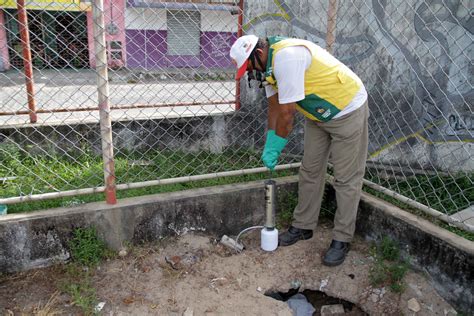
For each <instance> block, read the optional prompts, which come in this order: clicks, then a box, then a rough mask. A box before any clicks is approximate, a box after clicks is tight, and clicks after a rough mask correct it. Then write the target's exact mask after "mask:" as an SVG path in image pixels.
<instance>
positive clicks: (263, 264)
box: [0, 224, 456, 316]
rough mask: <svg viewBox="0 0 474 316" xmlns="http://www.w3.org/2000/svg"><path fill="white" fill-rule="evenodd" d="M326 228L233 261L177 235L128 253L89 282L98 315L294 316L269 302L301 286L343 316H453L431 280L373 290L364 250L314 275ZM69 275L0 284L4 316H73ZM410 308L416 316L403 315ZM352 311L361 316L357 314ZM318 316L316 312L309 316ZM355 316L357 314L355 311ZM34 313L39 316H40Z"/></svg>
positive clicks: (31, 274)
mask: <svg viewBox="0 0 474 316" xmlns="http://www.w3.org/2000/svg"><path fill="white" fill-rule="evenodd" d="M327 226H329V225H326V226H325V225H324V224H322V225H320V228H319V229H318V231H317V233H316V234H315V235H314V236H313V238H312V239H310V240H306V241H301V242H298V243H296V244H295V245H292V246H290V247H280V248H278V249H277V250H276V251H274V252H271V253H267V252H264V251H262V250H261V249H260V248H259V243H260V238H259V231H255V232H252V233H249V234H248V235H247V236H246V237H245V238H244V239H243V241H244V244H245V246H246V249H245V250H244V251H243V252H242V253H240V254H232V253H231V252H230V251H228V250H227V249H225V248H224V247H223V246H222V245H220V244H218V243H217V242H216V239H215V237H209V236H204V235H201V234H191V233H188V234H185V235H183V236H180V237H177V238H170V239H167V240H163V241H160V242H158V243H156V244H153V245H146V247H145V246H143V247H133V248H130V249H128V253H127V254H126V255H125V256H124V257H117V258H116V259H112V260H107V261H106V262H103V263H102V264H100V266H99V267H97V268H95V269H94V270H93V271H90V272H91V275H92V276H91V280H92V285H93V288H95V290H96V294H95V295H96V297H97V298H98V300H99V302H104V303H105V305H104V306H103V308H102V310H101V312H100V314H102V315H186V316H189V315H279V316H284V315H293V314H292V310H291V309H290V308H289V306H288V304H287V302H284V301H279V300H276V299H274V298H272V297H269V296H268V295H265V294H269V293H276V292H282V293H287V292H288V291H289V290H291V289H292V288H297V287H298V286H299V290H300V292H301V291H303V290H315V291H322V292H324V293H325V294H326V295H328V296H331V297H335V298H340V299H343V300H346V301H349V302H352V303H354V304H355V305H356V306H354V309H353V310H352V311H349V310H347V308H346V314H345V315H361V314H362V315H363V314H364V313H368V314H370V315H455V314H456V312H455V311H454V309H453V308H452V307H451V306H450V305H449V304H448V303H447V302H445V301H444V300H443V299H442V298H441V297H440V296H439V295H438V294H437V293H436V292H435V290H434V288H433V286H432V285H431V284H430V280H429V279H427V278H425V277H424V276H423V275H420V274H417V273H415V272H413V271H410V272H409V273H408V274H407V275H406V276H405V283H406V289H405V290H404V292H403V293H402V294H395V293H393V292H391V291H390V290H389V289H388V287H383V288H373V287H372V286H371V285H370V281H369V278H368V273H369V269H370V267H371V266H372V264H373V258H372V257H371V256H370V254H369V248H370V245H369V244H368V243H367V242H365V241H363V240H360V239H356V240H355V241H354V242H353V243H352V248H351V251H350V252H349V254H348V257H347V258H346V261H345V263H344V264H342V265H341V266H338V267H332V268H330V267H325V266H323V265H321V256H322V255H323V253H324V251H325V249H326V247H327V246H328V244H329V243H330V238H331V231H330V228H329V227H327ZM67 267H68V265H57V266H54V267H49V268H44V269H37V270H34V271H28V272H25V273H18V274H14V275H6V276H3V277H1V279H0V314H2V315H32V314H36V315H52V314H54V313H55V312H56V313H57V314H60V315H80V314H82V312H81V309H80V308H79V307H78V306H74V304H71V302H72V299H71V296H70V295H68V294H65V293H64V292H61V291H60V288H61V286H60V284H61V281H62V280H63V281H64V278H66V274H67V271H68V270H67V269H68V268H67ZM413 298H414V299H416V301H417V302H418V303H419V307H420V310H419V311H418V312H416V313H415V312H414V311H412V310H410V309H409V308H408V301H409V300H410V299H413ZM359 308H360V309H359ZM315 309H316V312H315V313H314V315H320V309H321V306H315ZM361 310H362V311H363V312H362V311H361ZM41 312H42V313H43V314H41Z"/></svg>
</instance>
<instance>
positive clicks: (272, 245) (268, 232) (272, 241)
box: [260, 228, 278, 251]
mask: <svg viewBox="0 0 474 316" xmlns="http://www.w3.org/2000/svg"><path fill="white" fill-rule="evenodd" d="M260 238H261V239H260V246H261V247H262V249H263V250H265V251H273V250H275V249H277V247H278V229H276V228H273V229H268V228H263V229H262V232H261V233H260Z"/></svg>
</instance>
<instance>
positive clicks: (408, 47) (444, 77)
mask: <svg viewBox="0 0 474 316" xmlns="http://www.w3.org/2000/svg"><path fill="white" fill-rule="evenodd" d="M273 2H274V3H275V5H276V6H277V8H278V11H279V13H271V14H270V13H266V14H262V15H260V16H257V17H255V18H253V19H252V20H250V21H249V22H248V23H247V24H246V25H244V30H245V31H247V30H250V29H252V28H255V27H256V26H257V25H260V24H262V23H267V22H285V23H287V24H289V25H291V27H292V28H293V29H294V28H297V29H299V30H301V31H303V32H304V33H307V34H308V35H309V36H308V39H312V38H315V37H316V38H319V39H324V38H325V35H326V33H325V30H324V31H322V30H318V29H317V28H315V27H313V26H311V25H309V24H307V23H304V22H302V19H300V18H299V17H298V16H296V15H295V14H294V12H295V10H292V8H291V7H290V5H289V4H288V3H290V2H291V1H285V0H274V1H273ZM464 2H465V1H462V0H451V1H443V0H425V1H423V2H421V3H416V5H415V7H414V8H413V10H415V12H414V14H412V16H414V18H413V19H412V20H411V21H408V23H411V25H410V28H411V30H414V34H416V36H418V37H419V38H418V39H416V40H417V43H419V44H418V45H420V49H417V47H413V42H414V41H407V39H406V35H405V34H404V33H403V32H400V27H399V25H397V23H396V22H394V21H393V20H392V19H393V14H392V13H391V12H392V11H393V10H394V9H396V8H394V6H396V4H395V3H394V2H393V1H392V2H390V1H387V0H371V1H370V0H367V1H366V2H365V5H367V6H371V7H370V8H369V10H370V11H371V12H370V14H369V15H370V16H367V17H365V21H366V24H367V25H361V26H360V29H361V30H362V31H361V33H362V34H361V35H358V36H351V37H347V36H340V35H337V36H336V43H337V44H338V45H344V44H349V45H351V44H354V45H357V46H358V47H361V46H362V47H363V49H362V50H360V49H359V50H358V52H359V53H358V54H356V55H352V56H346V54H345V56H341V57H340V59H341V60H342V61H343V62H345V63H348V64H352V65H354V64H356V63H358V62H361V61H363V60H364V59H367V58H372V59H371V61H372V60H375V61H378V62H379V65H380V71H381V72H385V74H383V75H381V76H380V77H382V78H387V76H390V74H387V73H388V72H390V71H392V70H393V69H390V68H389V66H387V63H386V62H385V60H383V57H380V56H377V54H380V53H379V51H377V52H376V50H377V48H379V47H381V48H385V49H386V51H389V53H390V54H391V56H390V58H391V59H392V60H393V62H397V63H402V64H404V65H405V66H404V67H406V68H407V70H408V71H409V72H410V73H411V74H412V75H410V76H409V77H408V78H409V80H411V81H412V82H409V86H410V90H411V91H409V93H408V94H410V95H409V96H407V95H402V94H403V93H405V94H406V91H404V89H403V88H401V87H400V86H398V87H397V86H396V84H395V83H393V82H392V83H385V82H381V83H380V84H381V85H382V86H378V87H377V86H376V87H375V88H374V89H377V90H378V91H376V93H371V91H369V94H371V101H374V102H377V101H379V102H377V103H380V104H382V107H379V108H378V109H377V111H378V112H380V113H373V114H375V115H372V120H374V119H382V120H383V123H384V124H381V125H383V126H384V128H383V129H382V128H380V130H378V131H377V130H375V129H373V133H375V135H372V136H373V137H374V139H376V141H374V142H372V141H371V146H370V147H371V148H370V152H371V153H372V154H374V155H375V154H377V153H379V152H380V151H381V150H382V149H385V148H387V147H388V146H391V145H394V144H399V143H401V142H404V141H406V140H408V139H409V138H411V137H416V138H418V139H421V140H423V141H425V142H429V143H438V142H446V141H463V142H471V141H473V140H474V137H473V135H474V133H473V122H474V115H473V109H472V106H473V104H474V92H473V89H472V77H473V76H472V73H473V67H472V48H473V47H472V46H473V45H472V40H470V39H471V38H472V34H473V33H474V19H473V15H474V14H473V10H472V9H471V10H470V11H469V10H468V9H467V8H466V4H465V3H464ZM390 5H391V6H392V7H389V6H390ZM356 9H357V8H356ZM410 10H411V9H410ZM370 17H373V18H370ZM321 18H323V17H321ZM344 18H349V16H342V17H339V18H338V19H344ZM338 21H340V20H338ZM369 23H370V25H369ZM367 29H368V30H370V33H374V34H376V33H378V34H380V35H381V36H379V37H378V38H377V39H376V36H374V35H371V34H368V32H367ZM454 31H455V34H456V37H455V38H453V35H452V34H451V33H453V32H454ZM460 42H463V43H471V44H470V45H469V44H468V47H467V49H466V47H461V48H459V43H460ZM453 43H454V44H455V45H458V46H457V47H454V48H453V47H452V46H453ZM427 47H429V48H427ZM430 49H432V50H434V51H436V52H437V53H436V55H435V56H428V57H429V58H431V60H429V58H424V57H425V56H424V55H422V54H421V53H420V51H423V52H424V53H426V52H427V51H428V52H430ZM427 60H429V61H430V65H427V63H428V61H427ZM466 61H467V62H466ZM453 63H454V64H455V65H454V66H455V67H453ZM466 67H470V68H468V69H467V70H466ZM451 72H452V73H453V74H451ZM460 73H461V74H460ZM452 76H458V77H459V78H461V79H459V78H457V79H456V80H457V82H459V81H462V82H463V83H464V87H463V88H462V89H458V88H457V87H456V88H454V89H453V88H452V87H451V88H450V80H451V85H453V83H452V81H453V79H452V78H451V77H452ZM405 80H407V79H405ZM377 84H379V82H377ZM397 88H398V89H399V90H400V91H399V92H398V93H399V94H400V95H393V93H392V91H393V90H397ZM387 91H389V92H388V93H387ZM384 93H385V94H384ZM377 98H382V99H383V100H377ZM400 100H401V101H400ZM394 107H396V108H397V111H394V109H393V108H394ZM379 126H380V125H379ZM387 128H388V130H389V131H390V133H389V135H386V134H387V132H386V131H387ZM377 134H378V135H377ZM382 134H385V135H382Z"/></svg>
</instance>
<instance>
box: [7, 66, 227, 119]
mask: <svg viewBox="0 0 474 316" xmlns="http://www.w3.org/2000/svg"><path fill="white" fill-rule="evenodd" d="M196 79H197V80H199V81H195V80H193V81H190V80H192V79H187V80H186V79H185V78H183V77H181V78H178V77H177V76H175V75H174V76H173V75H170V74H168V73H167V74H156V73H155V74H154V75H148V74H144V73H139V74H136V73H135V74H134V73H130V72H126V71H110V72H109V82H110V84H109V96H110V99H109V100H110V106H111V107H112V108H113V107H115V108H116V109H112V110H111V112H110V115H111V119H112V121H121V120H141V119H143V120H144V119H157V118H178V117H190V116H207V115H221V114H225V113H231V112H233V111H234V106H235V102H234V100H235V89H236V87H235V81H233V80H212V78H211V77H210V76H206V77H202V76H198V77H197V78H196ZM0 86H1V89H0V126H4V127H12V126H13V127H15V126H23V125H25V124H26V125H29V123H30V121H29V115H28V114H14V115H5V113H7V112H17V111H26V110H27V109H28V101H27V92H26V85H25V80H24V76H23V74H22V73H21V72H18V71H8V72H3V73H0ZM34 93H35V101H36V108H37V110H47V111H48V110H50V111H53V110H58V109H60V110H61V111H62V112H46V113H39V114H38V122H37V123H36V125H38V124H48V125H63V124H66V125H67V124H76V123H93V122H98V120H99V111H98V110H93V109H94V108H96V107H97V104H98V92H97V76H96V74H95V72H94V71H93V70H91V69H85V70H71V69H67V70H41V71H35V73H34ZM148 106H150V107H148ZM120 107H122V108H121V109H120ZM124 107H126V108H124ZM78 109H84V111H78ZM85 109H87V110H85ZM89 109H90V110H89ZM2 113H3V115H1V114H2Z"/></svg>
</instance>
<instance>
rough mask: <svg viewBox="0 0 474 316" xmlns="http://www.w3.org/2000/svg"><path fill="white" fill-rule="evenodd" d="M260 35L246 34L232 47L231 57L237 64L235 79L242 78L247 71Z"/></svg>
mask: <svg viewBox="0 0 474 316" xmlns="http://www.w3.org/2000/svg"><path fill="white" fill-rule="evenodd" d="M257 42H258V37H257V36H255V35H244V36H241V37H239V38H238V39H237V40H236V41H235V43H234V44H232V47H231V48H230V58H232V62H233V63H234V64H235V65H236V66H237V75H236V77H235V79H240V77H242V76H243V75H244V74H245V72H246V71H247V64H248V62H249V61H248V58H249V56H250V53H251V52H252V50H253V49H254V48H255V45H257Z"/></svg>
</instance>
